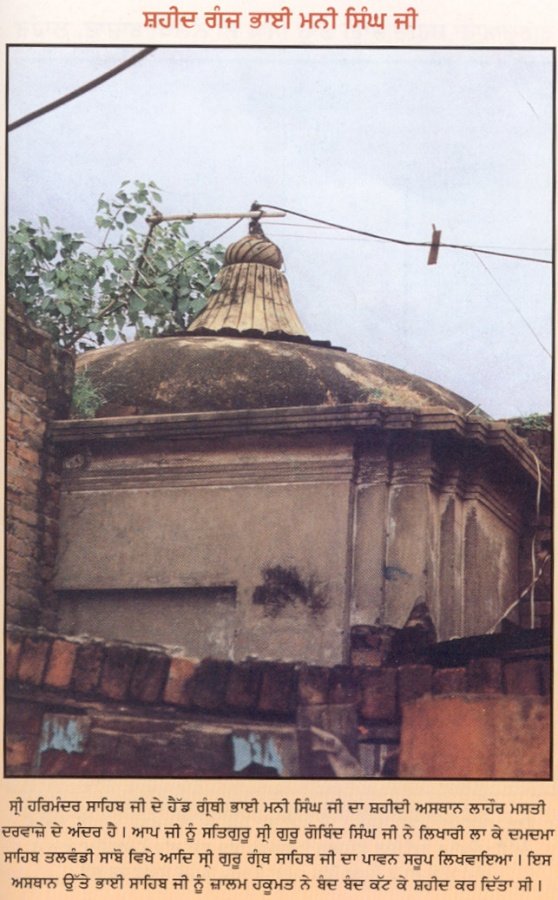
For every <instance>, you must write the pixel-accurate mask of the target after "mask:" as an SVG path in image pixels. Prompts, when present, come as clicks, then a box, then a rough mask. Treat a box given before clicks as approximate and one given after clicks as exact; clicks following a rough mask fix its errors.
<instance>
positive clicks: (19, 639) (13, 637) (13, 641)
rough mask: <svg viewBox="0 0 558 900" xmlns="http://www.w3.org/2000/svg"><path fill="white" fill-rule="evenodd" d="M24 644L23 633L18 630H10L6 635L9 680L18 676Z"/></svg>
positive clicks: (7, 674) (7, 675)
mask: <svg viewBox="0 0 558 900" xmlns="http://www.w3.org/2000/svg"><path fill="white" fill-rule="evenodd" d="M22 644H23V635H21V634H18V633H17V632H11V633H10V632H8V634H7V635H6V678H7V679H9V680H11V679H13V678H16V677H17V669H18V665H19V657H20V653H21V647H22Z"/></svg>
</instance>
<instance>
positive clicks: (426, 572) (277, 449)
mask: <svg viewBox="0 0 558 900" xmlns="http://www.w3.org/2000/svg"><path fill="white" fill-rule="evenodd" d="M217 281H218V287H217V289H216V290H215V291H214V293H213V294H212V296H211V299H210V301H209V303H208V305H207V307H206V308H205V309H204V310H203V311H202V312H201V313H200V314H199V315H198V316H197V317H196V318H195V319H194V320H193V321H192V322H191V324H190V325H189V327H188V329H187V331H186V332H185V333H183V334H179V335H176V336H172V337H162V338H156V339H151V340H144V341H137V342H134V343H129V344H124V345H119V346H114V347H109V348H107V349H101V350H97V351H93V352H88V353H86V354H84V355H83V356H82V357H80V358H79V360H78V366H79V367H80V369H81V370H82V371H86V372H87V374H88V376H89V378H90V379H91V381H92V382H93V384H94V385H95V386H96V387H97V388H98V390H99V393H100V394H101V396H102V397H103V403H102V405H101V407H100V408H99V410H98V412H97V417H96V418H95V419H92V420H68V421H59V422H57V423H56V425H55V432H54V434H55V438H56V441H57V443H58V445H59V446H61V447H62V448H63V452H64V454H65V462H64V475H63V501H62V513H61V524H60V534H61V536H60V544H59V557H58V563H57V573H56V582H55V584H56V590H57V593H58V597H59V601H60V613H59V628H60V630H61V631H63V632H65V633H67V634H82V633H87V634H90V635H93V636H97V637H100V638H105V639H123V640H128V641H137V642H141V643H144V644H145V643H151V644H157V645H165V646H172V647H180V648H181V649H182V650H183V651H184V653H186V654H188V655H190V656H193V657H197V658H204V657H212V658H215V659H227V660H234V661H237V662H238V661H242V660H246V659H250V658H257V659H261V660H277V659H279V660H285V661H293V660H303V661H305V662H306V663H315V664H320V665H325V666H332V665H335V664H337V663H343V662H347V661H348V660H349V659H350V650H351V635H352V634H355V633H356V632H358V629H359V628H361V627H362V626H385V627H388V628H401V627H403V626H404V625H405V624H406V623H408V622H409V621H410V620H411V619H412V617H413V615H414V611H416V610H417V609H422V610H423V611H424V610H426V611H427V615H428V617H429V618H430V619H431V620H432V622H433V625H434V628H435V631H436V634H437V637H438V639H440V640H446V639H448V638H451V637H463V636H466V635H472V634H482V633H485V632H488V631H490V630H493V629H494V628H495V627H496V626H497V625H498V623H499V622H500V620H501V619H502V618H503V617H504V615H505V614H506V611H507V610H508V609H509V607H510V606H513V604H514V603H515V601H516V599H517V597H518V591H519V585H518V558H519V540H520V534H521V533H522V532H524V530H525V527H526V525H527V524H528V523H529V522H530V521H531V519H532V517H533V515H534V511H535V506H536V497H537V484H538V481H539V480H540V472H539V471H538V464H537V462H536V460H535V458H534V455H533V454H532V453H531V452H530V451H529V449H528V447H527V446H526V444H524V442H522V441H521V440H520V439H518V438H516V437H515V435H514V434H513V433H512V432H511V431H510V430H509V429H508V428H507V427H506V426H505V425H503V424H502V423H498V422H492V421H490V420H489V419H488V418H487V417H485V416H484V415H482V414H479V411H478V408H477V407H476V406H475V404H474V403H472V402H469V401H467V400H465V399H463V398H462V397H459V396H457V395H456V394H454V393H452V392H451V391H449V390H446V389H445V388H443V387H440V386H439V385H436V384H433V383H431V382H429V381H427V380H425V379H423V378H420V377H417V376H414V375H409V374H407V373H406V372H403V371H401V370H399V369H396V368H393V367H391V366H388V365H385V364H383V363H379V362H375V361H372V360H368V359H363V358H362V357H359V356H356V355H354V354H351V353H348V352H346V351H345V350H343V349H341V348H337V347H332V346H331V345H330V344H329V342H327V341H316V340H313V339H311V338H310V337H308V335H307V334H306V332H305V330H304V327H303V325H302V323H301V322H300V320H299V317H298V315H297V313H296V311H295V308H294V305H293V303H292V300H291V296H290V292H289V286H288V284H287V280H286V278H285V275H284V274H283V272H282V256H281V253H280V251H279V249H278V248H277V247H276V246H275V245H274V244H273V243H271V242H270V241H268V240H267V239H265V238H264V237H263V236H262V235H258V234H250V235H248V236H247V237H244V238H242V239H241V240H239V241H238V242H236V243H235V244H233V245H232V246H230V247H229V248H228V250H227V253H226V257H225V263H224V266H223V268H222V271H221V272H220V274H219V276H218V279H217Z"/></svg>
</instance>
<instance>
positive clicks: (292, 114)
mask: <svg viewBox="0 0 558 900" xmlns="http://www.w3.org/2000/svg"><path fill="white" fill-rule="evenodd" d="M136 50H137V48H130V47H107V48H83V47H79V48H78V47H50V48H47V47H15V48H11V50H10V53H9V120H10V121H14V120H15V119H17V118H19V117H20V116H22V115H24V114H25V113H27V112H30V111H31V110H33V109H35V108H37V107H39V106H41V105H43V104H45V103H47V102H49V101H51V100H54V99H56V98H57V97H58V96H60V95H62V94H64V93H66V92H67V91H70V90H73V89H74V88H76V87H78V86H79V85H81V84H82V83H84V82H86V81H88V80H89V79H91V78H94V77H96V76H97V75H99V74H101V73H102V72H104V71H105V70H106V69H108V68H111V67H112V66H114V65H116V64H117V63H119V62H121V61H123V60H124V59H126V58H127V57H129V56H130V55H132V54H133V53H134V52H136ZM8 172H9V219H10V221H15V220H17V219H18V218H28V219H36V218H37V216H39V215H46V216H48V217H49V218H50V220H51V224H55V225H62V226H64V227H65V228H67V229H70V230H77V231H82V232H85V233H86V234H88V235H89V236H94V233H95V231H94V217H95V213H96V201H97V198H98V196H99V195H100V194H101V193H105V194H106V195H111V194H112V193H114V192H115V191H116V190H117V188H118V186H119V184H120V182H121V181H123V180H124V179H132V180H133V179H136V178H138V179H141V180H147V181H149V180H154V181H156V182H157V183H158V184H159V185H160V187H161V188H162V189H163V204H162V211H163V212H164V213H166V214H171V213H187V212H192V211H211V212H218V211H222V212H227V211H231V212H237V211H239V210H243V209H248V208H249V206H250V204H251V203H252V201H253V200H258V201H260V202H261V203H270V204H276V205H278V206H284V207H288V208H290V209H293V210H297V211H300V212H303V213H307V214H309V215H313V216H318V217H322V218H324V219H327V220H329V221H332V222H338V223H340V224H344V225H349V226H352V227H355V228H360V229H364V230H367V231H372V232H375V233H378V234H382V235H387V236H391V237H395V238H402V239H405V240H417V241H422V240H427V241H428V240H429V239H430V236H431V231H432V225H433V224H435V225H436V227H437V228H440V229H442V241H444V242H448V243H457V244H466V245H474V246H475V247H481V248H487V249H493V250H502V251H504V252H508V253H517V254H526V255H530V256H536V257H541V258H544V259H550V258H551V254H552V56H551V52H550V51H541V50H523V51H514V50H417V49H399V50H397V49H396V50H389V49H347V48H345V49H312V50H310V49H298V48H288V49H287V48H274V49H261V48H240V47H238V48H228V49H222V48H207V47H206V48H169V47H167V48H164V49H158V50H157V51H156V52H155V53H153V54H151V55H150V56H148V57H146V58H145V59H144V60H142V61H141V62H140V63H138V64H137V65H135V66H133V67H131V68H130V69H128V70H127V71H125V72H124V73H122V74H121V75H119V76H117V77H116V78H114V79H112V80H111V81H108V82H107V83H105V84H104V85H102V86H101V87H98V88H96V89H95V90H93V91H91V92H90V93H88V94H87V95H85V96H83V97H80V98H79V99H77V100H75V101H73V102H72V103H69V104H67V105H66V106H64V107H61V108H60V109H58V110H56V111H54V112H51V113H49V114H47V115H45V116H44V117H42V118H40V119H37V120H35V121H34V122H32V123H30V124H27V125H24V126H22V127H21V128H19V129H17V130H15V131H14V132H12V133H11V134H10V137H9V170H8ZM271 221H273V220H271ZM225 224H226V223H225ZM223 227H225V225H224V224H222V223H215V222H212V223H208V222H205V223H201V222H200V223H196V224H194V225H193V226H192V227H191V229H190V235H191V237H192V238H194V239H206V238H209V237H213V236H214V234H216V233H218V232H219V231H220V230H222V228H223ZM245 228H246V226H245V225H241V226H238V228H237V229H236V230H235V231H234V232H232V233H231V236H230V239H231V240H233V239H236V238H237V237H240V236H241V234H242V233H243V232H244V230H245ZM265 228H266V232H267V233H268V235H269V237H270V238H271V239H272V240H274V241H276V242H277V243H278V244H279V245H280V247H281V249H282V251H283V255H284V257H285V264H286V274H287V277H288V279H289V284H290V288H291V294H292V296H293V299H294V302H295V305H296V307H297V310H298V312H299V315H300V317H301V318H302V320H303V322H304V324H305V326H306V329H307V330H308V332H309V334H310V335H311V336H312V337H313V338H317V339H328V340H331V341H332V342H333V343H334V344H337V345H342V346H345V347H346V348H347V349H348V350H350V351H352V352H354V353H358V354H360V355H361V356H365V357H369V358H372V359H377V360H381V361H383V362H387V363H390V364H391V365H395V366H398V367H400V368H402V369H405V370H407V371H409V372H413V373H415V374H418V375H422V376H424V377H426V378H429V379H431V380H433V381H436V382H438V383H440V384H443V385H444V386H446V387H448V388H451V389H452V390H454V391H456V392H457V393H459V394H462V395H463V396H465V397H467V398H468V399H470V400H471V401H473V402H474V403H478V404H480V405H481V406H482V407H483V408H484V409H485V410H486V411H487V412H488V413H490V414H491V415H492V416H495V417H504V416H516V415H527V414H529V413H532V412H546V411H548V410H549V408H550V389H551V384H550V381H551V363H550V358H549V356H548V354H547V352H545V350H544V349H543V348H542V347H541V343H542V344H543V345H544V347H545V348H546V350H547V351H550V350H551V338H552V335H551V320H552V291H551V285H552V279H551V267H550V266H549V265H542V264H538V263H533V262H523V261H519V260H510V259H503V258H498V257H494V256H481V257H478V256H477V255H475V254H474V253H470V252H463V251H458V250H450V249H442V250H441V251H440V256H439V261H438V264H437V265H436V266H427V265H426V259H427V250H426V249H425V248H405V247H402V246H398V245H395V244H389V243H384V242H380V241H376V240H371V239H366V238H359V237H357V236H356V235H355V236H351V235H348V234H344V233H342V232H339V231H333V230H331V229H324V228H317V227H309V226H308V225H304V226H303V225H302V224H301V222H300V221H297V220H296V219H292V218H289V219H287V220H277V222H276V224H269V223H266V225H265ZM525 320H526V321H525ZM533 331H534V332H535V334H536V336H537V337H535V336H534V335H533V333H532V332H533Z"/></svg>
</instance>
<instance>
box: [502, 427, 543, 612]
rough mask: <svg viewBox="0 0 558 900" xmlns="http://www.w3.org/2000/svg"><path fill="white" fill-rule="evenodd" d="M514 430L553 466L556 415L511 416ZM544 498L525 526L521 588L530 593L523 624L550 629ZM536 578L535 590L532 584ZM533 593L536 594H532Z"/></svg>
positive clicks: (523, 608)
mask: <svg viewBox="0 0 558 900" xmlns="http://www.w3.org/2000/svg"><path fill="white" fill-rule="evenodd" d="M509 424H510V426H511V427H512V429H513V430H514V431H515V432H516V434H518V435H519V436H520V437H522V438H523V440H524V441H526V442H527V444H528V445H529V447H530V448H531V450H532V451H533V453H535V454H536V456H537V457H538V458H539V459H540V461H541V462H542V463H543V465H544V466H546V467H547V468H548V469H552V449H553V434H552V430H551V429H552V417H551V416H550V415H548V416H536V417H534V421H533V419H532V418H531V420H530V419H529V417H528V418H527V419H511V420H510V422H509ZM550 513H551V511H550V509H549V507H548V505H547V503H546V502H545V500H544V498H543V499H542V504H541V508H540V511H539V515H538V517H533V518H532V519H531V520H530V521H529V522H528V527H527V528H526V529H524V531H523V534H522V538H521V544H520V555H519V567H520V575H519V582H520V589H521V592H522V593H523V592H526V593H525V597H524V599H523V601H522V602H521V604H520V606H519V621H520V624H521V625H522V627H524V628H530V627H531V624H532V622H533V620H534V625H535V627H536V628H550V626H551V620H552V564H551V562H552V561H551V552H552V517H551V514H550ZM534 579H536V581H535V584H534V585H533V588H532V591H531V589H530V588H529V586H530V585H531V584H532V582H533V580H534ZM531 594H532V595H533V596H531Z"/></svg>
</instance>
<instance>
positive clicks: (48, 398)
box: [6, 300, 74, 627]
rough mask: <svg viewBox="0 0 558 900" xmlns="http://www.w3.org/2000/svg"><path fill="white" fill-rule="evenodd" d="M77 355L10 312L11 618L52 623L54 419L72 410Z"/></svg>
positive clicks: (15, 308) (56, 478)
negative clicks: (51, 423) (51, 436)
mask: <svg viewBox="0 0 558 900" xmlns="http://www.w3.org/2000/svg"><path fill="white" fill-rule="evenodd" d="M73 372H74V358H73V354H71V353H69V352H68V351H65V350H61V349H60V348H58V347H56V346H54V345H53V343H52V339H51V338H50V337H49V335H47V334H45V333H44V332H42V331H41V330H39V329H38V328H36V327H34V326H33V325H31V324H30V323H29V321H28V320H27V319H26V317H25V315H24V313H23V311H22V308H21V306H20V305H19V304H17V303H16V302H15V301H13V300H9V301H8V309H7V411H6V437H7V440H6V446H7V492H6V516H7V518H6V534H7V555H6V564H7V607H6V608H7V620H8V621H9V622H12V623H15V624H22V625H45V626H47V627H53V625H54V611H53V609H52V606H53V600H52V596H51V593H50V591H49V587H48V585H49V582H50V579H51V575H52V570H53V566H54V560H55V553H56V543H57V535H58V505H59V490H60V472H59V462H58V460H57V458H56V456H55V453H54V451H53V449H52V446H51V444H50V442H49V439H48V430H47V426H48V422H49V421H50V420H51V419H53V418H64V417H66V416H67V414H68V410H69V406H70V397H71V390H72V384H73Z"/></svg>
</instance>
